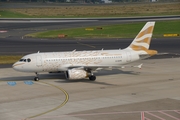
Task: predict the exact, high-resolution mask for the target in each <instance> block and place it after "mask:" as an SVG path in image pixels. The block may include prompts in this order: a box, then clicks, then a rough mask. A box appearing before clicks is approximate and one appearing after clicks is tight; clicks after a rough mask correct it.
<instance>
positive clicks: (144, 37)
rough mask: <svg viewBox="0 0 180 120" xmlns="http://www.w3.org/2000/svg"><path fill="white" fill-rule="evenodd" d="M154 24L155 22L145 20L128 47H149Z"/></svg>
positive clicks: (139, 48)
mask: <svg viewBox="0 0 180 120" xmlns="http://www.w3.org/2000/svg"><path fill="white" fill-rule="evenodd" d="M154 25H155V22H147V23H146V24H145V25H144V27H143V28H142V29H141V31H140V32H139V33H138V35H137V36H136V37H135V39H134V40H133V42H132V43H131V44H130V45H129V47H128V48H132V49H133V50H141V49H142V50H143V49H149V45H150V42H151V38H152V32H153V29H154Z"/></svg>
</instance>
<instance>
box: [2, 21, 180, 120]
mask: <svg viewBox="0 0 180 120" xmlns="http://www.w3.org/2000/svg"><path fill="white" fill-rule="evenodd" d="M104 23H105V21H104ZM109 23H110V22H109ZM92 24H93V25H94V24H98V22H96V23H94V22H84V23H83V22H82V23H80V24H79V23H66V24H62V23H61V24H59V25H57V23H54V24H51V25H50V24H48V25H47V24H39V26H37V25H38V24H17V23H16V24H2V25H1V29H2V26H3V28H7V29H6V30H7V32H6V33H2V34H1V38H0V42H1V43H0V45H1V46H0V47H1V50H0V54H1V55H3V54H23V55H24V54H28V53H31V52H36V51H39V50H40V51H65V50H73V49H77V50H92V49H102V48H104V49H119V48H125V47H126V46H127V45H129V43H130V42H131V41H132V39H125V40H123V39H106V40H98V41H97V40H80V39H78V40H68V41H67V40H48V39H45V40H44V39H42V40H39V39H38V40H37V39H31V38H25V39H24V38H23V39H22V36H23V35H24V34H26V33H30V32H34V31H41V30H42V29H54V28H57V27H61V28H63V27H77V26H80V25H87V26H90V25H92ZM99 24H100V23H99ZM101 24H103V23H101ZM38 28H39V29H38ZM179 40H180V38H179V37H177V38H158V39H156V38H153V40H152V44H151V48H152V49H156V50H158V51H159V52H160V53H172V54H173V56H171V55H169V56H167V57H166V58H163V57H159V58H161V59H159V58H156V59H146V60H142V61H138V62H136V63H133V64H131V65H139V64H141V63H143V67H142V69H137V68H133V67H126V68H124V69H115V70H102V71H99V72H97V73H95V75H96V76H97V80H96V81H94V82H92V81H89V80H88V79H83V80H66V79H65V76H64V74H62V73H58V74H55V73H53V74H48V73H42V74H40V79H41V80H40V81H39V82H34V81H32V79H33V78H34V73H21V72H16V71H14V70H13V69H12V68H11V67H5V68H1V69H0V108H1V109H0V120H1V119H2V120H23V119H32V120H33V119H34V120H52V119H53V120H59V119H61V120H94V119H99V120H140V119H141V117H144V118H146V119H148V120H159V119H161V120H163V119H165V120H179V119H180V96H179V91H180V75H179V72H180V69H179V66H180V62H179V60H180V58H179V56H178V55H177V54H179V53H180V51H179V45H180V43H179ZM174 55H177V56H176V58H174ZM162 58H163V59H162Z"/></svg>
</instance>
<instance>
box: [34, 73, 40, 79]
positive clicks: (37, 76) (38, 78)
mask: <svg viewBox="0 0 180 120" xmlns="http://www.w3.org/2000/svg"><path fill="white" fill-rule="evenodd" d="M35 74H36V77H34V81H39V77H38V73H37V72H36V73H35Z"/></svg>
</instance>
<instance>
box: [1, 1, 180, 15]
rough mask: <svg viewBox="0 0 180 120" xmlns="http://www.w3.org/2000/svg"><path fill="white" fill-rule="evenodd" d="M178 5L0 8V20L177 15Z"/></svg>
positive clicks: (179, 5) (141, 4)
mask: <svg viewBox="0 0 180 120" xmlns="http://www.w3.org/2000/svg"><path fill="white" fill-rule="evenodd" d="M179 14H180V3H179V2H171V3H166V2H165V3H157V2H156V3H139V4H138V3H137V4H127V3H119V4H118V3H117V4H114V5H107V4H106V5H105V4H99V5H89V6H83V5H80V6H78V5H75V6H73V5H68V4H67V5H61V6H51V7H47V6H44V7H34V8H8V9H1V8H0V15H1V16H0V18H13V17H14V18H26V17H29V18H31V17H32V18H77V17H127V16H131V17H132V16H163V15H179Z"/></svg>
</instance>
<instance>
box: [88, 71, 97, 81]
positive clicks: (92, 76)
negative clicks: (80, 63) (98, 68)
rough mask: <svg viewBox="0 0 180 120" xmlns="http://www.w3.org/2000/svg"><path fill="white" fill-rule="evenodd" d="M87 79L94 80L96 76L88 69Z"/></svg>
mask: <svg viewBox="0 0 180 120" xmlns="http://www.w3.org/2000/svg"><path fill="white" fill-rule="evenodd" d="M89 80H91V81H95V80H96V76H95V75H94V74H93V72H92V71H90V76H89Z"/></svg>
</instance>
